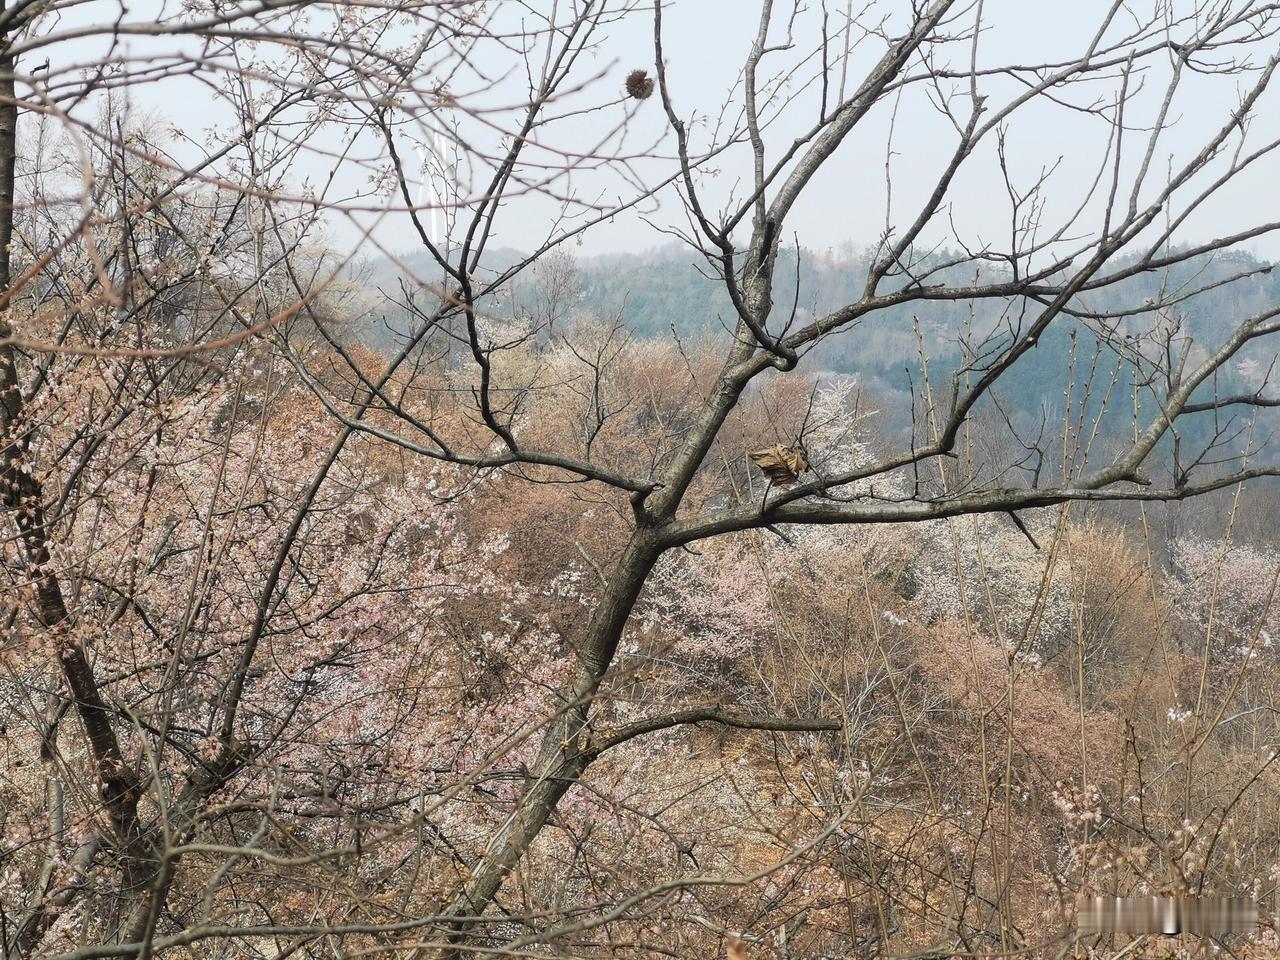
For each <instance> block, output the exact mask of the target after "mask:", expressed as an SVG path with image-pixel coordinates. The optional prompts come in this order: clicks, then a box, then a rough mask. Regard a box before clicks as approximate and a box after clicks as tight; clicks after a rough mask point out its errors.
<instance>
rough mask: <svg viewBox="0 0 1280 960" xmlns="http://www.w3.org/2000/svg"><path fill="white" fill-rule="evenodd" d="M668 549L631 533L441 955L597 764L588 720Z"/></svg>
mask: <svg viewBox="0 0 1280 960" xmlns="http://www.w3.org/2000/svg"><path fill="white" fill-rule="evenodd" d="M662 551H663V547H662V546H661V545H660V542H659V540H658V538H657V537H656V536H655V535H654V533H653V531H652V530H651V529H649V528H646V527H643V526H642V527H640V528H638V529H637V530H636V531H635V533H633V534H632V535H631V539H630V540H629V541H628V543H627V546H626V548H625V550H624V551H623V553H622V556H621V557H620V558H619V560H618V563H617V565H616V566H615V567H614V569H613V574H612V576H610V578H609V582H608V583H607V584H606V586H605V589H604V593H603V595H602V596H601V598H600V600H599V602H598V603H597V604H596V607H595V609H594V610H593V611H592V613H591V619H590V620H589V621H588V624H587V630H586V638H585V640H584V641H583V644H582V646H581V647H580V648H579V652H578V657H577V663H576V665H575V670H574V676H573V679H572V681H571V682H570V683H569V684H567V685H566V686H565V687H564V689H563V691H562V692H561V705H560V710H559V712H557V713H556V715H555V717H554V718H552V720H551V722H550V723H549V725H548V726H547V730H546V733H545V734H544V736H543V739H542V744H541V746H540V748H539V750H538V756H537V759H536V760H535V761H534V764H533V768H532V770H531V771H530V774H529V780H528V782H527V785H526V787H525V790H524V793H523V795H522V796H521V797H520V800H519V801H518V805H517V808H516V811H515V813H514V814H513V815H512V816H511V818H510V819H509V820H508V821H507V823H506V824H505V825H504V826H503V828H502V829H501V830H500V831H498V833H497V834H495V836H494V837H493V839H492V840H491V841H490V843H489V847H488V849H487V850H486V852H485V854H484V857H483V858H482V859H481V861H480V863H479V865H478V866H477V867H476V869H475V871H474V873H473V874H472V876H471V879H470V880H469V881H468V883H467V884H466V886H465V887H464V889H463V890H462V891H461V892H460V893H459V894H458V895H457V897H455V898H454V901H453V902H452V903H451V904H450V906H449V911H448V912H449V915H450V916H452V917H455V918H457V919H456V920H455V921H454V923H453V925H452V933H451V934H450V936H449V944H450V946H448V947H446V948H445V949H444V950H443V951H442V952H441V954H440V956H441V960H458V958H459V957H460V956H461V955H462V952H461V951H460V950H459V949H457V945H458V944H460V943H461V941H462V940H463V939H464V938H465V936H466V934H467V931H468V930H470V929H471V928H472V927H473V926H474V925H475V923H476V920H477V919H478V918H479V916H480V915H481V914H482V913H483V912H484V911H485V909H487V908H488V906H489V905H490V904H491V903H492V902H493V899H494V897H495V896H496V895H497V893H498V891H499V889H500V888H501V887H502V884H503V881H504V880H505V879H506V878H507V876H508V875H509V874H510V873H511V871H512V870H514V869H515V866H516V864H517V863H519V862H520V859H521V857H523V856H524V854H525V851H527V850H528V849H529V846H530V845H531V844H532V843H533V841H534V838H536V837H537V836H538V834H539V832H541V830H542V828H543V827H544V826H545V825H546V823H547V821H548V819H549V818H550V817H551V814H552V813H553V812H554V811H555V809H556V805H557V804H558V803H559V802H560V799H561V798H562V797H563V796H564V795H565V794H566V793H567V792H568V791H569V789H570V788H571V787H572V786H573V785H574V784H575V783H577V782H578V780H579V778H580V777H581V776H582V774H583V772H584V771H585V770H586V768H587V766H588V765H589V764H590V763H591V760H592V759H593V755H592V753H591V752H590V748H589V747H588V744H587V743H586V738H584V734H586V733H587V730H588V725H589V723H590V718H591V707H592V702H593V700H594V698H595V695H596V692H597V691H598V690H599V688H600V683H601V681H602V680H603V679H604V675H605V672H606V671H607V670H608V669H609V665H610V664H611V663H612V662H613V656H614V652H615V651H616V650H617V648H618V642H619V641H620V640H621V638H622V633H623V630H625V629H626V625H627V619H628V618H629V617H630V616H631V611H632V608H633V607H634V606H635V602H636V599H637V598H638V597H639V596H640V591H641V590H642V589H643V588H644V585H645V582H646V580H647V579H648V576H649V572H650V571H651V570H652V569H653V566H654V564H655V563H656V562H657V560H658V557H659V556H661V555H662Z"/></svg>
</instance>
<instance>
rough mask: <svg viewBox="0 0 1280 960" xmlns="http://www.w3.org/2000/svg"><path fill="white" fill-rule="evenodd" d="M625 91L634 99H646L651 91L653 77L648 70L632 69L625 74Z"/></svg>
mask: <svg viewBox="0 0 1280 960" xmlns="http://www.w3.org/2000/svg"><path fill="white" fill-rule="evenodd" d="M627 93H628V95H630V96H631V97H632V98H634V99H636V100H647V99H649V95H650V94H651V93H653V78H652V77H651V76H649V71H648V70H632V71H631V72H630V73H628V74H627Z"/></svg>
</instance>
